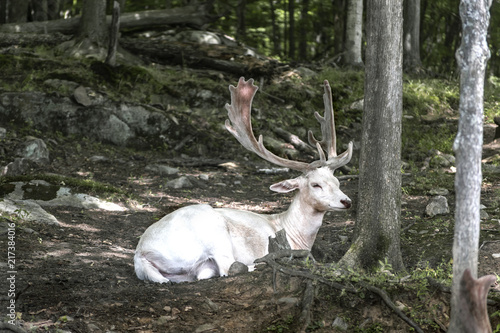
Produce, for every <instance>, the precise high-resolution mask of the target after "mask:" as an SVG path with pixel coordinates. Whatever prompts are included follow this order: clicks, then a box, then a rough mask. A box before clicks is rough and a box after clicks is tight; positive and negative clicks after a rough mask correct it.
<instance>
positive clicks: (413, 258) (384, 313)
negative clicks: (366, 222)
mask: <svg viewBox="0 0 500 333" xmlns="http://www.w3.org/2000/svg"><path fill="white" fill-rule="evenodd" d="M52 145H53V147H51V148H52V149H51V153H52V152H54V153H53V155H52V163H51V165H50V166H49V167H48V168H45V169H44V170H34V173H36V172H40V171H43V172H44V173H53V174H58V175H65V176H71V177H76V178H92V179H94V180H96V181H99V182H104V183H109V184H111V185H113V186H115V187H117V188H121V189H122V190H124V191H125V192H126V193H128V196H127V197H124V196H120V195H116V196H111V198H108V199H109V200H113V201H114V202H115V203H118V204H120V205H122V206H123V207H124V208H126V209H127V210H126V211H123V212H107V211H101V210H82V209H76V208H70V207H54V208H48V209H47V211H48V212H49V213H51V214H53V215H54V216H55V217H56V218H57V220H58V221H59V222H60V225H59V226H47V225H41V224H36V223H31V224H29V223H26V222H23V221H16V223H17V228H16V247H15V255H16V269H17V279H16V297H17V300H16V312H17V315H18V319H19V320H20V322H21V323H22V325H23V327H24V329H26V330H27V331H29V332H296V331H299V330H300V329H301V328H302V327H301V322H300V320H299V318H300V315H301V310H302V306H301V304H302V295H303V293H304V286H305V280H304V279H302V278H296V277H288V276H286V275H285V274H281V273H279V274H278V277H277V282H276V290H275V291H274V290H273V272H272V269H270V268H269V267H267V266H265V265H263V266H258V269H257V271H255V272H252V273H247V274H244V275H239V276H234V277H224V278H214V279H210V280H205V281H199V282H195V283H181V284H175V285H162V284H154V283H145V282H144V281H141V280H139V279H137V278H136V276H135V273H134V268H133V255H134V249H135V247H136V245H137V242H138V239H139V237H140V235H141V234H142V233H143V232H144V230H145V229H146V228H147V227H148V226H149V225H150V224H152V223H153V222H155V221H156V220H158V219H159V218H160V217H162V216H163V215H165V214H167V213H169V212H172V211H173V210H175V209H177V208H179V207H182V206H185V205H188V204H195V203H208V204H211V205H213V206H221V207H233V208H238V209H248V210H252V211H256V212H260V213H273V212H278V211H282V210H284V209H286V207H287V205H288V202H289V201H290V198H291V196H287V195H276V194H274V193H273V192H271V191H269V190H268V186H269V185H271V184H273V183H274V182H277V181H279V180H283V179H285V178H288V177H292V176H296V174H280V175H269V174H264V173H259V172H258V171H257V167H258V166H261V167H262V166H265V164H264V163H260V162H257V161H255V162H243V163H242V161H243V159H241V158H240V157H238V158H239V160H235V162H236V163H235V164H234V165H233V164H231V165H225V166H224V167H222V166H207V165H205V166H204V165H201V166H195V167H186V166H182V165H180V166H179V165H172V166H178V167H179V168H180V172H179V175H187V176H192V177H193V178H192V179H194V181H195V182H196V183H195V186H194V187H192V188H189V189H168V188H166V187H165V183H166V181H167V180H170V179H173V178H175V176H161V175H158V174H155V173H153V172H146V171H145V167H146V166H147V165H149V164H152V163H163V164H172V161H168V160H164V158H165V156H163V155H162V153H161V152H154V151H144V152H137V151H131V150H128V149H122V148H117V147H114V146H106V145H102V144H95V143H92V142H91V141H84V142H79V143H78V145H77V144H76V141H75V142H71V141H69V140H68V141H65V142H62V141H60V142H58V143H57V142H55V141H52ZM94 155H103V156H105V157H106V158H107V160H106V161H101V162H92V161H91V159H90V157H92V156H94ZM227 161H228V162H230V161H231V159H230V158H229V157H228V158H227ZM200 164H203V163H200ZM200 175H207V176H208V180H202V179H200ZM412 181H415V179H414V178H413V177H411V176H410V177H407V178H405V179H404V182H405V183H406V184H408V183H411V182H412ZM486 183H487V185H485V187H484V191H483V201H484V202H485V203H488V202H494V201H498V193H499V189H500V177H499V176H496V178H495V177H494V176H491V177H489V178H488V180H487V182H486ZM54 185H58V184H54ZM341 188H342V189H343V191H344V192H345V193H346V194H347V195H348V196H350V197H351V198H352V199H353V200H354V201H355V200H356V191H357V181H356V179H350V180H344V181H342V182H341ZM449 190H450V192H452V193H453V189H452V188H450V189H449ZM428 199H429V198H428V197H427V196H426V195H422V196H411V195H407V194H405V195H404V197H403V200H404V201H405V204H404V206H403V209H404V211H403V218H404V219H403V225H402V228H403V230H405V234H404V237H403V249H402V250H403V258H404V260H405V264H406V267H407V269H408V270H411V269H414V268H415V267H418V266H419V265H423V263H425V262H429V263H430V264H431V265H437V264H438V263H440V262H442V260H445V261H446V260H449V259H450V258H451V247H452V242H453V225H452V224H450V223H449V221H450V220H452V218H453V205H452V207H451V213H450V214H449V215H447V216H444V217H442V218H441V220H432V219H430V218H426V217H425V213H424V211H425V205H426V204H427V202H428ZM448 200H449V202H450V203H451V204H452V203H453V201H454V198H453V194H451V195H450V196H449V198H448ZM355 215H356V205H354V207H353V208H352V209H351V210H350V211H349V212H346V213H331V214H328V215H327V216H326V217H325V220H324V224H323V227H322V228H321V229H320V233H319V235H318V238H317V241H316V244H315V248H314V251H313V254H314V256H315V258H316V259H317V260H318V261H320V262H324V263H327V262H334V261H336V260H338V259H339V258H340V257H341V256H342V254H343V253H344V252H345V251H346V250H347V249H348V247H349V241H347V242H346V241H342V239H341V238H339V236H347V237H349V238H350V237H351V235H352V229H353V226H354V223H355ZM490 215H491V216H490V219H488V220H487V222H486V223H483V225H482V229H483V230H482V233H481V244H482V247H481V250H480V258H479V259H480V264H479V275H485V274H492V273H493V274H499V272H500V259H494V258H493V257H492V254H494V253H500V235H499V234H498V229H499V220H498V219H499V215H500V213H499V212H498V210H497V212H496V213H495V212H490ZM416 221H418V222H417V223H416ZM439 221H441V222H439ZM439 223H443V226H442V227H439V225H438V224H439ZM406 227H408V228H406ZM26 228H30V229H32V230H33V232H32V231H30V230H29V229H26ZM409 230H414V231H413V233H411V232H409ZM422 230H427V231H426V232H422ZM6 244H7V236H6V235H4V236H2V238H1V239H0V246H1V249H2V253H3V254H2V256H3V257H4V258H5V257H6V254H5V252H4V251H5V249H6V248H7V246H6ZM1 261H3V259H2V260H1ZM6 271H7V268H3V269H2V274H4V272H6ZM2 280H4V281H5V278H4V277H3V276H2ZM315 288H316V292H315V301H314V303H313V305H312V318H311V325H309V328H308V331H317V332H334V331H335V329H334V328H332V323H333V321H334V320H335V319H336V318H343V320H344V321H345V322H346V323H347V324H348V325H349V328H348V331H349V332H362V331H366V332H382V331H383V332H407V331H410V328H409V326H408V325H407V324H406V323H405V322H404V321H403V320H401V319H400V318H399V317H398V316H396V315H395V314H394V313H393V312H392V311H391V310H389V309H388V308H387V307H386V306H385V305H384V304H383V303H382V301H381V300H380V298H379V297H378V296H375V295H372V294H370V293H367V294H366V295H365V296H364V297H363V298H362V297H358V296H353V295H345V293H342V292H341V291H338V290H335V289H332V288H329V287H326V286H322V285H321V284H315ZM430 294H431V295H432V298H431V299H429V300H428V303H429V304H430V303H432V304H434V305H435V306H434V307H433V309H434V310H433V311H435V312H434V313H433V314H431V315H429V316H428V317H429V318H430V320H429V321H427V322H426V321H421V322H420V324H421V327H422V328H424V331H426V332H440V331H443V329H444V327H445V325H447V320H448V317H447V316H448V315H449V301H448V300H449V297H450V295H449V294H447V293H444V292H441V291H439V290H438V289H435V290H432V292H431V293H430ZM2 296H4V293H2ZM390 296H391V297H392V299H393V301H394V302H396V304H399V305H401V306H402V307H406V309H407V310H408V309H412V306H413V304H414V301H415V299H416V298H417V295H416V291H415V293H413V292H410V291H406V292H400V293H397V292H393V293H392V294H390ZM0 300H1V301H2V302H1V306H2V309H4V311H5V308H6V306H7V305H8V303H7V301H6V299H5V297H3V298H1V299H0ZM413 310H415V311H418V309H413ZM489 310H490V312H494V311H498V310H499V306H498V304H496V305H494V306H491V307H490V309H489ZM407 312H409V311H407ZM2 318H4V320H5V316H2Z"/></svg>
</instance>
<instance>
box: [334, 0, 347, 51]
mask: <svg viewBox="0 0 500 333" xmlns="http://www.w3.org/2000/svg"><path fill="white" fill-rule="evenodd" d="M332 16H333V32H334V37H333V52H334V54H335V55H338V54H341V53H342V52H344V42H345V36H344V35H345V16H346V0H334V1H333V13H332Z"/></svg>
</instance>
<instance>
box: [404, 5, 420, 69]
mask: <svg viewBox="0 0 500 333" xmlns="http://www.w3.org/2000/svg"><path fill="white" fill-rule="evenodd" d="M403 17H404V20H403V22H404V25H403V68H404V70H405V71H406V72H419V71H420V69H421V68H422V61H421V60H420V0H404V9H403Z"/></svg>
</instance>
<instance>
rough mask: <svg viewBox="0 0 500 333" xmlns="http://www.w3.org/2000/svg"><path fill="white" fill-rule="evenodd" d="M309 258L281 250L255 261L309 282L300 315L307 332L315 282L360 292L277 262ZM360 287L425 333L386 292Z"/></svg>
mask: <svg viewBox="0 0 500 333" xmlns="http://www.w3.org/2000/svg"><path fill="white" fill-rule="evenodd" d="M308 256H309V251H307V250H280V251H278V252H274V253H269V254H268V255H266V256H264V257H262V258H259V259H257V260H255V262H256V263H261V262H265V263H266V264H268V265H269V266H271V268H272V269H273V272H281V273H283V274H287V275H290V276H295V277H303V278H306V279H308V280H309V281H308V282H307V285H306V290H305V292H304V296H303V299H302V312H301V314H300V319H301V322H302V323H304V324H303V327H302V331H305V328H307V326H308V325H309V323H310V319H311V318H310V317H311V315H310V312H311V308H312V303H313V301H314V293H313V290H314V288H313V282H314V281H318V282H321V283H323V284H326V285H328V286H330V287H333V288H335V289H337V290H343V291H346V292H349V293H353V294H358V293H359V292H360V290H359V289H355V288H352V287H348V286H345V285H342V284H340V283H337V282H333V281H330V280H328V279H325V278H324V277H322V276H320V275H316V274H313V273H311V272H308V271H302V270H297V269H293V268H289V267H285V266H283V265H281V264H279V263H278V262H276V260H278V259H284V258H290V259H293V258H307V257H308ZM273 280H275V278H273ZM359 285H360V286H361V287H362V288H363V289H365V290H368V291H370V292H372V293H374V294H376V295H378V296H379V297H380V298H381V299H382V300H383V301H384V303H385V304H386V305H387V306H388V307H389V308H390V309H391V310H392V311H394V312H395V313H396V314H397V315H398V316H399V317H400V318H401V319H403V320H404V321H405V322H406V323H407V324H408V325H409V326H411V327H413V329H415V331H416V332H418V333H423V330H422V329H421V328H420V327H419V326H418V325H417V324H416V323H415V322H414V321H413V320H411V319H410V318H408V317H407V316H406V315H405V314H404V313H403V311H401V310H400V309H398V308H397V307H396V305H395V304H394V303H393V302H392V300H391V299H390V298H389V296H388V295H387V293H386V292H385V291H383V290H382V289H380V288H377V287H375V286H372V285H370V284H368V283H365V282H359ZM273 287H275V282H273Z"/></svg>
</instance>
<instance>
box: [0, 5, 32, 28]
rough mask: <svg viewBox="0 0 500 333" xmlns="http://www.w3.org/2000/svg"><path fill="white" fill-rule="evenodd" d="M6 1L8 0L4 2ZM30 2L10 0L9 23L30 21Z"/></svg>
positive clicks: (8, 8) (8, 9)
mask: <svg viewBox="0 0 500 333" xmlns="http://www.w3.org/2000/svg"><path fill="white" fill-rule="evenodd" d="M3 1H6V0H3ZM28 7H29V0H15V1H13V0H10V1H8V3H7V22H9V23H23V22H26V21H27V20H28Z"/></svg>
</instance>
